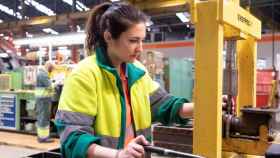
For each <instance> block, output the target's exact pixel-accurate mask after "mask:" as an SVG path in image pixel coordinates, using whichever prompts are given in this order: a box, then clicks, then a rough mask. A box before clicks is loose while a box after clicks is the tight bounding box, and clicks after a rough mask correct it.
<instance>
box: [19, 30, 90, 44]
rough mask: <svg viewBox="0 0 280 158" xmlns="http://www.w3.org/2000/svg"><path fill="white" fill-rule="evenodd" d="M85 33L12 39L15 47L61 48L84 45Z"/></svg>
mask: <svg viewBox="0 0 280 158" xmlns="http://www.w3.org/2000/svg"><path fill="white" fill-rule="evenodd" d="M85 37H86V35H85V33H66V34H59V35H55V36H54V35H48V36H41V37H40V36H39V37H33V38H21V39H14V44H15V45H19V46H21V45H30V46H35V47H39V46H41V47H43V46H49V45H52V46H62V45H74V44H84V41H85Z"/></svg>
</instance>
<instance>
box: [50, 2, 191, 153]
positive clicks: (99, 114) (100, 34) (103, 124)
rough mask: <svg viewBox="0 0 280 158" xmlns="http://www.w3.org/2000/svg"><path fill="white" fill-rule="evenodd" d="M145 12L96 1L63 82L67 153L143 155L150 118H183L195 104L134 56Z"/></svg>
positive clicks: (61, 123)
mask: <svg viewBox="0 0 280 158" xmlns="http://www.w3.org/2000/svg"><path fill="white" fill-rule="evenodd" d="M146 20H147V17H146V16H145V15H144V13H142V12H141V11H140V10H138V9H136V8H135V7H133V6H131V5H128V4H124V3H120V4H113V3H103V4H100V5H98V6H96V7H95V8H94V9H93V10H92V12H91V14H90V17H89V19H88V25H87V41H86V43H87V48H88V49H89V52H90V54H89V55H90V56H89V57H87V58H85V59H84V60H83V61H81V62H80V63H79V64H78V65H77V67H76V68H75V69H74V70H73V71H72V73H71V74H70V75H69V76H68V78H67V79H66V81H65V84H64V87H63V91H62V94H61V98H60V102H59V106H58V111H57V113H56V121H55V123H56V125H57V129H58V131H59V133H60V139H61V151H62V154H63V157H67V158H70V157H75V158H85V157H88V158H93V157H94V158H142V157H144V156H146V157H148V156H149V155H148V154H146V155H145V151H144V148H143V145H149V142H148V141H147V140H150V139H151V123H152V122H153V121H160V122H162V123H164V124H170V123H172V122H176V123H185V121H186V120H185V118H188V117H192V112H193V104H192V103H187V102H188V101H187V100H186V99H184V98H178V97H174V96H171V95H170V94H168V93H167V92H166V91H165V90H164V89H163V88H161V87H160V86H159V84H158V83H157V82H155V81H153V80H152V79H151V77H150V76H149V74H148V73H147V70H146V68H145V67H144V66H143V65H142V64H141V63H140V62H139V61H137V60H136V58H137V56H138V55H139V54H140V53H141V52H142V51H143V40H144V39H145V36H146V25H145V23H146Z"/></svg>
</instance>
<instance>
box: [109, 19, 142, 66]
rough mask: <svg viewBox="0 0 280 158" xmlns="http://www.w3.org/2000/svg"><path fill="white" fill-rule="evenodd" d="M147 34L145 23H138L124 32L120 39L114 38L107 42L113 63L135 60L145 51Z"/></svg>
mask: <svg viewBox="0 0 280 158" xmlns="http://www.w3.org/2000/svg"><path fill="white" fill-rule="evenodd" d="M145 36H146V26H145V23H138V24H134V25H132V26H131V27H130V28H129V29H128V30H127V31H125V32H123V33H122V34H121V35H120V37H119V38H118V39H112V40H110V41H109V42H107V44H108V55H109V57H110V59H111V61H112V63H113V65H115V66H116V65H118V64H121V63H123V62H133V61H134V60H135V59H136V58H137V57H138V56H139V55H140V53H141V52H142V51H143V40H144V39H145Z"/></svg>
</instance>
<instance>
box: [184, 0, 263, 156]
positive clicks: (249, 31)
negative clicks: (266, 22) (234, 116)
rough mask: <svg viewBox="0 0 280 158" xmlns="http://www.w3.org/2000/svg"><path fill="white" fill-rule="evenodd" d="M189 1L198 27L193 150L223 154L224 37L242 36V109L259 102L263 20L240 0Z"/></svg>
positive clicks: (239, 47) (239, 57)
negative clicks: (258, 59)
mask: <svg viewBox="0 0 280 158" xmlns="http://www.w3.org/2000/svg"><path fill="white" fill-rule="evenodd" d="M189 3H190V4H191V7H190V9H191V14H192V22H193V23H194V24H195V28H196V30H195V90H194V91H195V94H194V103H195V109H194V133H193V152H194V153H195V154H198V155H202V156H205V157H207V158H220V157H222V106H221V105H222V102H221V98H222V80H223V79H222V76H223V74H222V73H223V71H222V70H223V65H222V62H223V53H222V52H223V48H224V39H230V38H232V39H242V40H239V41H238V42H237V65H238V101H237V104H238V106H237V111H239V109H240V108H241V107H242V106H245V105H255V102H256V101H255V100H256V98H255V94H256V48H257V44H256V42H257V39H260V38H261V22H260V21H259V20H258V19H256V18H255V17H254V16H252V15H251V14H250V13H248V12H247V11H246V10H245V9H243V8H241V7H240V6H239V0H228V1H224V0H208V1H199V0H189ZM239 114H240V113H239V112H238V115H239Z"/></svg>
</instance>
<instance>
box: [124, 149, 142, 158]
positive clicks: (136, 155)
mask: <svg viewBox="0 0 280 158" xmlns="http://www.w3.org/2000/svg"><path fill="white" fill-rule="evenodd" d="M128 153H129V154H130V155H131V156H132V157H133V158H141V157H142V155H143V154H141V153H140V152H138V151H137V150H135V149H134V148H133V147H131V148H128Z"/></svg>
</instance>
